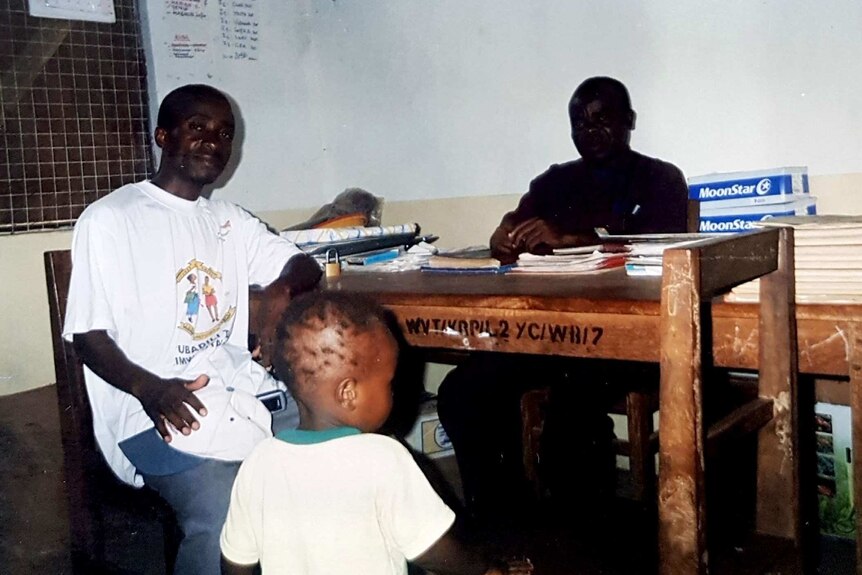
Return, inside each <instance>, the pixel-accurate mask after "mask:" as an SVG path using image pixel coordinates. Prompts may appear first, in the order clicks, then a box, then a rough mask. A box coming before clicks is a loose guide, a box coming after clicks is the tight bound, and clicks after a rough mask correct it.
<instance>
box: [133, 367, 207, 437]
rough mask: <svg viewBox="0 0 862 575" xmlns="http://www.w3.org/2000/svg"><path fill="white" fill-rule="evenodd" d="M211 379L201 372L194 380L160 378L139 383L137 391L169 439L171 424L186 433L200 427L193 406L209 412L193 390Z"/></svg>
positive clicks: (201, 412)
mask: <svg viewBox="0 0 862 575" xmlns="http://www.w3.org/2000/svg"><path fill="white" fill-rule="evenodd" d="M209 382H210V378H209V376H207V375H199V376H198V377H197V379H195V380H194V381H186V380H182V379H162V380H158V379H157V380H153V381H147V382H146V383H143V384H140V385H138V386H136V389H135V393H134V395H135V397H137V398H138V401H140V402H141V405H143V406H144V411H145V412H146V413H147V415H148V416H150V419H152V420H153V423H154V424H155V425H156V429H157V430H158V432H159V435H161V436H162V437H163V438H164V440H165V441H167V442H170V441H171V431H170V429H169V428H168V425H169V424H170V425H171V426H172V427H173V428H174V429H176V430H177V431H179V432H180V433H182V434H183V435H189V434H190V433H191V432H192V431H194V430H196V429H199V428H200V426H201V425H200V423H198V420H197V419H196V418H195V416H194V414H193V413H192V411H191V410H192V409H194V410H195V411H196V412H197V413H198V414H199V415H202V416H206V414H207V410H206V407H204V404H203V403H202V402H201V400H200V399H198V398H197V396H196V395H195V394H194V392H195V391H197V390H199V389H203V388H204V387H206V385H207V384H208V383H209ZM190 408H191V409H190Z"/></svg>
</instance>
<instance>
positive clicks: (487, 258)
mask: <svg viewBox="0 0 862 575" xmlns="http://www.w3.org/2000/svg"><path fill="white" fill-rule="evenodd" d="M511 267H512V266H508V265H507V266H504V265H501V264H500V260H498V259H496V258H494V257H491V250H490V249H489V248H486V247H481V246H474V247H469V248H463V249H458V250H449V251H441V252H439V253H437V254H436V255H433V256H431V257H430V258H429V259H428V261H427V262H425V263H424V264H423V265H422V270H423V271H430V272H450V273H503V272H505V271H507V270H508V269H510V268H511Z"/></svg>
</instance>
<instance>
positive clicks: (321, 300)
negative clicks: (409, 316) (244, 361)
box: [272, 291, 392, 391]
mask: <svg viewBox="0 0 862 575" xmlns="http://www.w3.org/2000/svg"><path fill="white" fill-rule="evenodd" d="M326 328H332V329H334V330H335V334H336V341H335V342H334V344H333V343H332V342H331V341H330V342H329V343H330V344H331V345H328V346H321V345H320V342H319V341H317V340H316V338H315V337H314V336H315V334H318V333H320V332H321V331H323V330H324V329H326ZM374 329H383V330H384V331H385V332H386V333H389V334H390V335H391V334H392V324H391V322H390V320H389V316H388V312H387V311H386V310H385V309H384V308H383V307H381V306H380V305H379V304H377V303H376V302H374V301H373V300H371V299H370V298H368V297H365V296H361V295H357V294H345V293H341V292H333V291H313V292H308V293H305V294H302V295H300V296H298V297H297V298H295V299H294V300H292V301H291V302H290V304H289V305H288V307H287V310H286V311H285V312H284V315H283V316H282V318H281V322H280V323H279V325H278V329H277V330H276V343H275V347H274V349H273V354H272V363H273V368H274V369H275V374H276V376H277V377H278V378H279V379H281V381H283V382H284V383H285V385H287V386H288V387H289V388H290V389H291V391H295V390H297V389H298V388H301V387H302V386H303V385H305V384H306V383H308V382H309V380H310V379H311V378H313V377H314V375H315V374H316V373H318V372H320V371H321V370H322V369H324V368H327V367H329V366H331V365H332V364H334V363H353V364H354V365H355V361H356V358H355V356H354V350H353V349H352V347H351V343H352V341H353V339H354V338H355V337H356V336H358V335H360V334H363V333H368V332H370V331H373V330H374Z"/></svg>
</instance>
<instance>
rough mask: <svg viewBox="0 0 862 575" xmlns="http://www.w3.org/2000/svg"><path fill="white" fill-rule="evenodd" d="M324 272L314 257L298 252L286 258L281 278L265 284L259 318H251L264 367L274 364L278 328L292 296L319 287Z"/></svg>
mask: <svg viewBox="0 0 862 575" xmlns="http://www.w3.org/2000/svg"><path fill="white" fill-rule="evenodd" d="M322 276H323V270H321V269H320V265H319V264H318V263H317V261H315V259H314V258H313V257H311V256H309V255H307V254H299V255H296V256H293V257H292V258H290V259H289V260H287V263H286V264H285V265H284V268H283V269H282V270H281V275H280V276H279V278H278V279H277V280H275V281H274V282H272V283H271V284H269V285H268V286H266V288H264V290H263V294H262V295H261V303H260V305H259V306H258V309H257V318H252V319H254V320H255V321H254V323H255V325H254V326H252V327H253V329H252V331H253V332H254V333H256V334H258V337H259V338H260V358H259V360H258V361H260V363H261V364H262V365H263V366H264V367H269V366H271V365H272V344H273V342H274V341H275V328H276V326H277V325H278V322H279V321H280V320H281V316H282V315H283V314H284V310H286V309H287V305H288V304H289V303H290V300H291V299H293V298H295V297H296V296H298V295H300V294H302V293H305V292H307V291H310V290H312V289H314V288H316V287H317V285H318V284H319V283H320V278H321V277H322Z"/></svg>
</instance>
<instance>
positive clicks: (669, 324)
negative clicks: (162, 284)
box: [326, 234, 862, 575]
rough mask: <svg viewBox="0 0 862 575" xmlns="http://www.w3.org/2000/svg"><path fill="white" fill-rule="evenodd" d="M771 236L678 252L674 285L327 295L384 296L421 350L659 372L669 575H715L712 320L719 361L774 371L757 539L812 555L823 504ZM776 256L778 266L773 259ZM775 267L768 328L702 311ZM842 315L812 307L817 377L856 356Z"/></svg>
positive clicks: (438, 280)
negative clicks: (708, 396)
mask: <svg viewBox="0 0 862 575" xmlns="http://www.w3.org/2000/svg"><path fill="white" fill-rule="evenodd" d="M758 235H759V234H758ZM762 240H763V238H759V239H758V238H755V239H754V240H751V239H742V240H739V242H741V243H739V244H738V245H737V244H734V245H733V246H730V249H729V251H727V250H725V249H724V248H723V247H722V248H716V247H715V246H714V245H710V246H707V247H705V248H703V249H699V250H694V251H690V250H674V253H673V254H671V253H670V252H668V253H667V254H666V257H665V260H666V269H665V278H664V280H663V282H662V281H659V280H658V279H653V278H628V277H626V276H625V274H624V272H623V271H622V270H615V271H611V272H607V273H604V274H599V275H594V276H579V277H571V276H569V277H549V276H526V275H515V274H509V275H447V274H434V273H422V272H407V273H401V274H369V273H356V274H351V273H346V274H343V275H342V276H341V277H339V278H332V279H328V280H326V281H327V289H334V290H341V291H348V292H355V293H364V294H369V295H372V296H373V297H375V298H376V299H377V300H378V301H379V302H380V303H382V304H383V305H385V306H386V307H387V308H389V309H390V310H391V311H392V312H393V313H394V314H395V315H396V317H397V318H398V320H399V322H400V324H401V327H402V329H403V331H404V334H405V337H406V339H407V341H408V342H409V343H410V344H412V345H415V346H419V347H425V348H442V349H454V350H466V351H476V350H481V351H497V352H510V353H535V354H550V355H562V356H573V357H600V358H609V359H624V360H635V361H649V362H659V363H661V366H662V382H661V388H662V391H661V414H662V415H661V423H660V428H661V433H660V434H659V439H660V490H659V518H660V523H659V532H660V535H659V538H660V570H661V572H662V573H665V574H666V573H681V574H682V573H684V574H686V575H688V574H691V573H706V571H707V565H708V559H707V557H708V555H707V553H706V539H705V529H704V525H705V504H704V496H705V491H704V485H703V468H704V459H705V444H706V442H707V439H708V438H707V436H706V430H705V429H704V427H703V421H702V405H701V403H700V385H701V383H702V380H701V364H702V357H703V353H702V352H706V357H707V361H708V356H709V352H710V349H709V346H706V349H703V348H702V346H701V342H700V337H701V334H702V333H703V331H702V330H703V328H704V327H705V326H708V325H709V324H710V323H711V321H712V318H715V321H714V325H713V326H712V327H713V331H714V338H713V340H714V345H713V346H712V351H713V353H714V356H715V360H716V362H717V363H718V364H719V365H723V366H734V367H740V368H756V367H757V366H758V365H759V364H762V365H764V366H765V368H764V370H761V377H760V380H761V392H760V395H761V398H762V401H761V403H759V404H758V405H756V406H755V407H754V408H753V409H754V410H755V412H756V413H753V414H752V413H749V414H748V415H746V416H745V417H748V418H749V420H750V421H754V422H758V421H759V425H763V424H764V423H765V422H766V421H769V420H770V419H771V421H770V422H769V423H768V424H767V425H766V427H764V428H763V429H762V430H761V432H760V440H759V456H758V520H757V521H758V529H759V530H760V531H763V532H766V533H769V534H775V535H781V536H785V537H790V538H792V539H793V540H794V541H795V542H796V543H797V544H798V545H799V546H800V548H801V547H803V546H805V545H807V543H805V545H803V543H804V540H805V539H806V537H807V535H806V533H807V531H810V529H807V530H806V525H816V521H814V522H813V523H811V522H810V520H809V519H810V517H808V515H806V514H807V513H810V512H811V510H812V509H813V510H814V512H816V506H808V505H802V504H801V500H802V497H801V495H802V496H805V497H809V496H810V497H811V498H812V499H813V498H815V497H816V494H815V492H814V490H813V485H812V486H811V489H810V490H809V491H807V492H801V491H800V485H799V484H800V466H799V453H798V442H797V438H796V430H797V422H798V413H799V412H798V405H797V402H796V395H797V390H796V377H795V376H796V370H795V357H796V354H795V353H788V350H791V349H792V343H793V340H794V339H795V338H792V337H791V335H790V334H792V333H794V330H795V322H794V321H793V319H794V318H793V317H792V314H789V313H788V312H787V310H790V309H793V296H792V293H793V280H792V276H793V274H792V273H790V274H788V273H787V266H786V262H784V263H785V265H784V267H783V268H782V264H781V262H780V261H779V257H778V256H777V248H776V242H775V236H771V241H772V244H771V247H770V245H769V244H767V243H762ZM746 242H747V243H746ZM785 245H786V244H785ZM791 245H792V244H791ZM725 247H727V246H725ZM770 250H771V252H770ZM790 251H791V255H792V248H790ZM761 256H762V257H761ZM770 258H771V265H772V267H771V268H769V267H768V266H769V264H768V263H764V262H766V260H770ZM752 261H754V262H755V263H752ZM791 261H792V260H791ZM670 262H673V265H670ZM702 266H703V267H702ZM776 266H777V267H778V269H779V272H776V273H773V274H770V275H768V276H765V278H774V277H778V276H780V277H781V281H782V282H783V284H779V283H778V282H776V281H774V279H765V281H763V282H762V283H763V284H764V286H766V289H770V290H772V291H771V292H770V293H771V294H772V295H771V296H770V297H768V298H764V301H765V302H767V303H766V304H765V305H764V306H763V307H764V311H765V313H766V315H765V317H766V318H767V322H766V324H764V323H762V320H758V309H759V306H756V305H729V304H717V305H715V306H714V308H713V312H712V315H711V316H710V315H709V314H706V316H704V315H703V310H705V309H706V310H708V309H709V307H710V306H709V305H705V304H708V303H709V302H710V299H711V296H710V299H706V300H701V299H700V298H701V297H704V294H706V295H707V296H709V294H711V293H717V290H718V291H720V290H722V289H724V288H725V287H726V284H724V283H722V281H721V280H720V278H721V277H722V276H724V275H729V276H734V277H736V278H737V281H736V282H735V283H738V281H742V279H741V278H742V277H743V276H745V277H748V278H750V277H756V276H759V275H762V274H764V273H767V272H769V271H770V270H772V269H776ZM707 267H708V269H709V270H712V272H714V273H711V272H707V271H706V270H707ZM669 269H670V270H671V271H670V272H669V271H668V270H669ZM790 269H792V268H790ZM782 270H783V271H782ZM781 274H783V275H781ZM780 285H784V286H789V287H790V291H789V294H788V293H787V292H786V291H785V293H784V294H783V295H782V293H781V289H776V286H778V287H779V288H780ZM782 306H783V311H782ZM821 311H826V310H821ZM831 311H832V312H834V314H835V316H834V317H832V316H829V317H824V316H821V315H819V314H818V313H817V310H816V309H811V308H808V307H804V308H803V310H802V312H803V315H802V317H803V318H804V322H805V323H804V330H803V331H802V332H801V333H800V336H799V341H800V343H801V345H802V348H801V349H803V350H804V351H803V352H802V353H801V354H800V357H801V358H802V359H803V361H802V363H803V366H804V367H805V368H806V369H807V370H808V371H812V370H813V372H816V373H824V374H833V375H840V374H842V373H843V374H846V373H847V361H848V356H847V355H846V354H843V355H842V352H843V351H844V348H842V347H841V345H840V344H841V343H842V342H843V341H844V340H843V339H842V338H843V337H849V336H843V335H840V334H838V333H837V332H836V330H841V333H843V334H847V333H849V331H845V330H846V329H849V328H847V326H845V324H844V323H842V324H841V326H840V327H836V322H837V321H838V318H839V317H840V316H842V315H843V310H841V309H838V308H835V309H832V310H831ZM807 314H810V315H807ZM788 316H790V317H788ZM841 321H842V322H846V321H848V319H847V318H846V316H845V317H844V318H843V319H842V320H841ZM762 325H766V326H767V328H766V329H763V328H761V327H759V326H762ZM761 332H763V333H761ZM767 332H768V333H767ZM706 333H709V330H708V329H707V330H706ZM761 335H763V336H765V337H767V341H771V342H772V344H771V345H764V346H763V347H764V348H765V349H764V350H763V351H764V353H765V354H766V355H765V358H766V359H765V360H760V359H758V357H759V356H758V354H759V353H760V347H761V346H759V345H758V341H759V337H761ZM766 348H769V349H766ZM782 350H783V352H782ZM794 351H795V350H794ZM839 359H840V360H841V361H838V360H839ZM834 361H838V363H837V364H835V363H833V362H834ZM842 362H843V367H842ZM764 380H765V381H766V383H765V384H764ZM805 407H806V410H805V411H804V412H803V413H804V417H809V416H811V415H813V410H812V409H811V406H810V405H806V406H805ZM809 412H811V413H809ZM752 425H754V424H752ZM759 425H758V426H759ZM754 429H757V427H750V429H748V431H751V430H754ZM811 472H812V478H813V469H812V470H811ZM860 476H862V475H860ZM788 503H790V504H788Z"/></svg>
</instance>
